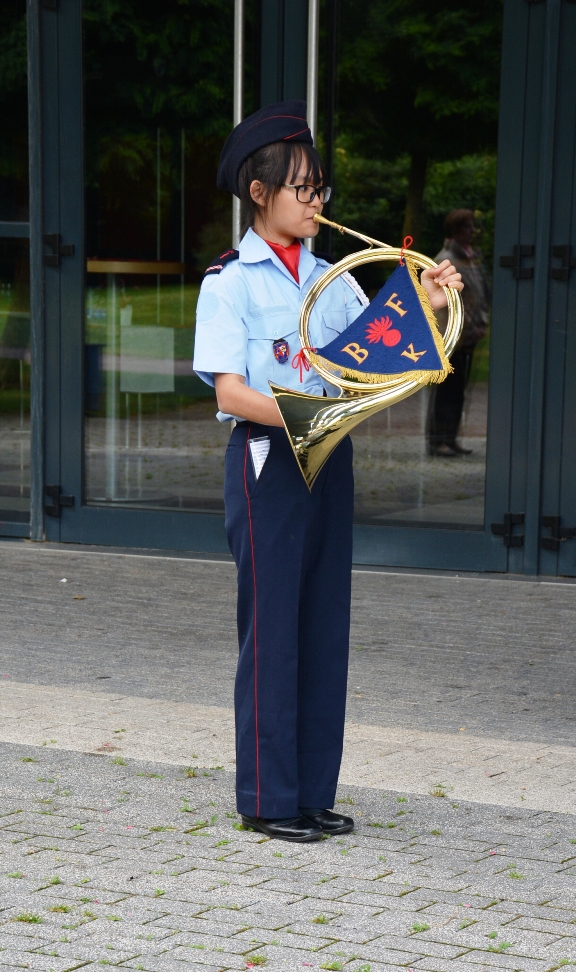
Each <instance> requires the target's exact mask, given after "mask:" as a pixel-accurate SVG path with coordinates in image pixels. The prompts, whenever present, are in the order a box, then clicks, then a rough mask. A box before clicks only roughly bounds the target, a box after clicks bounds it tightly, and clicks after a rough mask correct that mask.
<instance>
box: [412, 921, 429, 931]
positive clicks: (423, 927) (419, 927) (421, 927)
mask: <svg viewBox="0 0 576 972" xmlns="http://www.w3.org/2000/svg"><path fill="white" fill-rule="evenodd" d="M412 931H413V932H426V931H430V925H427V924H426V922H419V921H417V922H415V923H414V924H413V925H412Z"/></svg>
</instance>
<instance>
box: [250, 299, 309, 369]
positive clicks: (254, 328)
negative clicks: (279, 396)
mask: <svg viewBox="0 0 576 972" xmlns="http://www.w3.org/2000/svg"><path fill="white" fill-rule="evenodd" d="M246 327H247V329H248V362H247V364H248V373H249V376H250V384H251V385H252V387H260V386H263V387H264V388H266V387H267V383H268V379H270V380H272V381H273V380H278V379H279V378H281V377H282V374H283V371H284V369H285V368H288V367H290V359H291V358H292V356H293V355H294V354H296V352H297V351H298V349H299V346H300V344H299V341H298V313H297V312H296V311H287V312H283V313H276V314H274V313H267V314H266V315H265V316H258V317H250V318H249V319H248V320H247V321H246ZM282 338H284V339H285V340H286V341H287V342H288V345H289V348H290V354H289V359H288V361H286V362H284V363H280V362H279V361H276V358H275V357H274V352H273V350H272V345H273V344H274V342H275V341H280V340H281V339H282Z"/></svg>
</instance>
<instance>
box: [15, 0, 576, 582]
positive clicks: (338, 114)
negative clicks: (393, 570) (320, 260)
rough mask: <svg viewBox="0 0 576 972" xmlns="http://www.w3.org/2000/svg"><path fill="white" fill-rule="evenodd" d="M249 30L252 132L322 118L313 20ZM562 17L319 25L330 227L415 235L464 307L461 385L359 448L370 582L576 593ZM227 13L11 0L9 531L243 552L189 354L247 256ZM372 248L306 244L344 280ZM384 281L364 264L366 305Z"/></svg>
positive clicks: (567, 26) (333, 8) (432, 15)
mask: <svg viewBox="0 0 576 972" xmlns="http://www.w3.org/2000/svg"><path fill="white" fill-rule="evenodd" d="M244 7H245V25H244V26H245V31H244V56H243V63H242V69H243V70H242V73H243V79H244V95H243V112H244V115H248V114H249V113H250V112H252V111H253V110H255V109H256V108H258V107H259V106H260V105H261V104H269V103H272V102H274V101H276V100H284V99H291V98H303V97H305V93H306V88H307V83H308V82H310V83H311V80H310V79H311V77H312V75H313V74H314V72H313V71H312V72H311V73H310V76H309V78H308V81H307V69H309V68H311V67H312V66H313V60H311V59H310V57H309V56H308V55H309V54H310V51H308V49H307V44H306V31H307V27H308V25H309V23H312V21H313V18H312V20H310V21H309V18H308V14H309V10H308V3H307V2H306V0H298V2H297V3H296V0H294V3H293V4H286V3H284V2H283V0H258V3H256V2H255V0H254V2H253V0H246V4H245V5H244ZM548 7H549V5H548ZM548 7H547V5H545V4H516V3H514V2H513V0H486V2H485V3H483V4H480V5H479V4H476V5H472V4H465V3H461V4H458V3H446V2H445V0H429V2H428V3H427V4H425V5H424V6H422V4H418V3H416V0H402V2H400V0H372V2H371V3H369V4H366V3H365V2H361V0H322V2H321V3H320V8H319V9H320V34H319V38H320V40H319V63H318V78H319V84H318V92H317V93H318V108H319V112H318V136H317V141H318V145H319V148H320V151H321V154H322V155H323V157H324V159H325V161H326V165H327V169H328V173H329V177H328V181H329V183H330V185H331V186H332V187H333V194H332V197H331V199H330V201H329V203H328V204H327V206H326V208H325V215H327V216H328V217H329V218H330V217H331V218H333V219H335V220H337V221H338V222H339V223H342V224H344V225H346V226H349V227H351V228H352V229H356V230H359V231H360V232H364V233H366V234H368V235H369V236H371V237H374V238H375V239H379V240H382V241H384V242H387V243H390V244H393V245H398V244H400V243H402V241H403V240H404V239H405V238H406V237H412V238H413V243H412V248H413V249H415V250H417V251H420V252H422V253H424V254H426V255H427V256H429V257H437V258H438V259H440V258H441V257H444V256H446V257H448V258H449V259H451V260H452V262H455V263H456V265H457V266H458V268H459V269H461V271H462V272H463V274H464V275H465V282H466V284H467V287H466V290H465V292H464V305H465V312H466V322H465V332H464V335H463V338H462V341H461V342H460V346H459V347H458V349H457V350H456V352H455V353H454V355H453V357H452V364H453V365H454V374H453V375H451V376H450V377H449V378H448V379H447V381H446V382H444V383H442V384H440V385H438V386H430V387H428V388H426V389H424V390H423V391H422V392H420V393H419V394H418V395H414V396H413V397H411V398H409V399H406V400H405V401H403V402H400V403H398V404H397V405H394V406H392V408H390V409H387V410H383V411H382V412H379V413H377V414H376V415H375V416H373V417H372V418H370V419H368V420H365V421H364V422H362V423H361V424H360V425H359V426H358V427H357V428H356V429H355V430H354V431H353V434H352V437H353V441H354V450H355V476H356V529H355V544H356V546H355V557H356V559H357V562H358V563H364V564H374V565H378V564H386V565H398V566H400V567H410V566H414V567H425V568H437V567H441V568H443V569H449V570H490V571H506V570H510V571H513V572H521V571H523V570H524V571H525V572H527V573H534V572H536V571H537V570H539V569H542V570H543V571H544V572H546V573H555V572H561V573H562V572H564V573H568V574H574V571H575V570H576V567H575V566H574V564H575V563H576V561H574V550H576V546H574V545H573V544H570V543H568V542H567V543H565V544H564V543H561V541H563V540H569V539H571V538H572V535H573V527H574V502H573V488H572V484H573V482H574V480H575V477H574V475H572V472H571V468H572V467H571V462H572V460H571V458H570V457H571V455H572V452H571V451H570V444H569V443H570V437H569V435H568V429H569V425H570V422H569V417H570V415H571V414H572V413H573V412H574V409H573V408H572V407H571V402H572V398H571V396H572V397H573V393H574V390H573V383H571V381H570V375H571V374H572V373H573V372H574V368H573V367H572V365H573V361H572V358H573V355H574V342H573V340H572V335H573V328H572V327H571V318H572V316H573V309H574V306H575V305H574V301H573V294H572V291H573V287H574V280H575V279H576V277H575V275H574V268H573V262H574V260H573V254H574V252H575V250H574V247H575V245H576V244H575V241H574V233H573V229H574V225H576V224H575V222H574V219H573V202H572V195H573V191H572V190H573V171H572V161H573V157H574V155H573V152H572V148H570V146H572V141H571V140H572V139H573V130H572V129H571V128H570V127H569V119H570V118H572V117H573V114H574V112H573V104H572V102H573V98H574V91H576V86H574V85H573V84H571V83H570V79H571V77H572V75H571V73H570V72H573V67H572V63H573V59H572V60H571V59H570V54H571V50H572V49H573V37H574V29H575V27H576V21H574V18H573V12H574V11H573V5H571V4H562V5H560V7H559V8H558V11H557V12H558V17H559V19H558V18H557V19H556V20H554V18H552V19H550V17H549V16H548V14H547V10H548ZM235 8H236V9H237V4H236V3H235V2H234V0H206V2H205V3H203V4H197V3H195V2H194V0H165V2H164V3H163V4H162V5H160V6H158V5H157V4H153V3H151V2H150V0H143V2H141V3H138V4H129V5H126V4H124V5H122V4H116V5H114V4H112V5H111V4H109V3H108V2H107V0H82V2H81V0H70V2H68V0H67V2H66V3H52V2H50V3H43V2H41V0H30V3H29V4H28V8H26V5H25V0H6V2H5V3H4V5H3V17H2V22H1V23H0V102H1V103H2V109H3V111H2V118H3V124H2V130H1V132H0V535H5V536H12V537H18V536H26V535H30V536H31V537H32V538H33V539H36V540H41V539H48V540H51V541H55V542H79V543H87V544H90V543H96V544H120V545H126V546H149V547H165V548H168V549H187V550H197V551H211V552H213V553H218V554H219V553H225V552H226V550H227V546H226V536H225V529H224V519H223V516H222V513H223V495H222V494H223V489H222V487H223V466H224V463H223V459H224V453H225V449H226V445H227V442H228V437H229V431H230V427H229V426H228V425H226V424H224V425H220V424H219V423H218V422H217V421H216V419H215V412H216V407H217V406H216V401H215V398H214V394H213V392H212V390H211V389H210V388H209V387H208V386H206V385H204V384H203V383H202V382H201V381H200V380H199V379H198V378H197V377H196V376H195V375H194V374H193V371H192V350H193V344H194V319H195V306H196V301H197V297H198V292H199V287H200V283H201V279H202V274H203V271H204V268H205V267H206V266H207V265H208V263H209V262H210V261H211V260H212V259H213V257H214V255H215V254H217V253H218V252H220V251H221V250H222V249H224V248H227V247H228V246H229V245H230V243H231V235H232V234H231V223H232V220H231V216H232V213H231V200H230V198H229V196H228V195H227V194H226V193H221V192H218V191H217V190H216V188H215V177H216V171H217V164H218V157H219V154H220V150H221V146H222V143H223V141H224V139H225V137H226V136H227V134H228V133H229V131H230V126H231V119H232V113H233V101H234V90H233V86H234V77H237V76H238V75H237V74H236V73H235V71H234V51H235V50H237V49H238V48H237V46H235V42H234V36H233V35H234V11H235ZM26 9H28V16H29V17H30V18H31V29H30V32H29V37H30V43H31V48H30V51H28V52H27V50H26ZM555 9H556V8H555ZM503 13H504V17H503ZM503 23H504V28H505V29H504V40H503V41H502V37H501V34H502V25H503ZM237 40H238V37H237ZM554 52H556V53H554ZM556 55H557V56H556ZM27 56H28V61H29V63H27ZM307 57H308V64H307ZM501 62H502V63H501ZM501 79H502V80H501ZM28 85H29V90H28ZM237 93H238V92H237ZM544 96H546V98H548V100H549V101H550V104H548V102H546V105H544V102H543V99H544ZM28 99H29V100H30V105H31V112H30V117H31V118H32V119H33V121H32V124H33V125H35V124H36V120H38V123H39V127H38V129H37V130H36V131H35V132H34V135H35V138H34V140H32V141H31V142H30V145H31V146H33V147H34V152H31V153H30V158H31V160H32V171H31V173H30V178H31V180H32V181H31V184H32V185H33V187H34V192H33V193H32V196H31V203H30V202H29V191H28V185H29V173H28V169H29V159H28V154H29V153H28V131H27V129H28ZM552 101H553V102H554V104H555V105H556V107H554V106H552V107H551V104H552ZM567 119H568V121H567ZM567 126H568V127H567ZM498 128H499V140H498V143H497V130H498ZM497 146H498V148H497ZM546 153H548V154H546ZM545 158H549V161H550V164H549V165H548V163H546V165H545V166H544V162H543V160H544V159H545ZM542 166H544V168H542ZM546 166H547V167H546ZM497 170H498V203H497V205H496V181H497V178H496V174H497ZM548 210H549V211H550V219H548V217H547V216H546V215H545V214H546V213H547V212H548ZM41 234H46V236H45V237H44V239H42V238H41ZM29 241H30V244H31V245H29ZM356 249H358V244H357V243H356V242H353V241H352V239H351V238H350V237H346V236H343V235H340V234H338V233H335V232H334V231H331V230H328V229H326V228H325V227H323V228H322V232H321V234H320V236H319V238H318V239H317V241H316V250H317V252H321V253H325V254H328V255H329V256H330V257H331V258H332V259H334V260H337V259H339V258H341V257H342V256H344V255H345V254H348V253H350V252H352V251H353V250H356ZM493 251H495V256H493ZM31 260H32V261H33V265H32V273H31V274H30V261H31ZM388 272H389V268H388V269H387V268H386V266H382V265H376V264H371V265H369V266H365V267H361V268H357V269H356V270H355V271H354V273H355V275H356V277H357V279H358V281H359V283H360V284H361V286H362V287H363V289H364V290H365V292H366V293H367V294H368V295H369V297H373V296H374V295H375V294H376V293H377V292H378V289H379V288H380V287H381V286H382V284H383V283H384V281H385V279H386V275H387V273H388ZM492 292H493V293H494V301H493V306H492V298H491V293H492ZM438 320H439V324H440V327H442V326H443V321H442V315H441V314H438ZM31 366H32V369H33V372H34V373H32V374H31V373H30V369H31ZM31 391H32V401H33V411H32V414H31V413H30V393H31ZM31 441H32V442H33V443H34V449H33V454H31V445H30V443H31ZM542 450H543V451H542ZM572 451H573V450H572ZM543 456H544V457H545V458H543ZM47 484H49V485H47ZM43 487H46V488H48V489H49V492H48V493H44V494H43ZM30 494H32V496H30ZM59 495H60V496H61V497H62V501H61V502H60V503H57V502H56V501H55V497H57V496H59ZM49 498H50V499H51V504H50V505H48V499H49ZM31 503H32V509H30V504H31ZM31 512H32V516H30V513H31ZM212 514H214V515H212ZM551 531H555V532H551Z"/></svg>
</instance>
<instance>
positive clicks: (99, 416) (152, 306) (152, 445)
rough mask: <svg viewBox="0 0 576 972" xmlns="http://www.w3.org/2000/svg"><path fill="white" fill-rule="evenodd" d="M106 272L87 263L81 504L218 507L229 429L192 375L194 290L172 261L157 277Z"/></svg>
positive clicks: (130, 268)
mask: <svg viewBox="0 0 576 972" xmlns="http://www.w3.org/2000/svg"><path fill="white" fill-rule="evenodd" d="M108 265H109V266H110V267H116V268H118V267H120V266H121V262H120V261H115V262H112V261H108ZM102 267H104V270H106V261H98V260H91V261H89V263H88V268H89V274H88V287H87V296H86V346H85V354H86V359H85V398H86V403H85V408H86V416H87V419H86V484H87V500H88V502H93V503H115V504H123V505H129V506H139V507H146V506H147V507H156V508H169V509H175V508H176V509H208V510H210V509H220V494H221V477H222V468H221V467H222V451H223V449H224V448H225V446H226V442H227V439H228V435H229V431H228V430H227V429H226V428H225V427H224V428H223V427H222V426H221V425H220V424H219V423H218V422H216V421H215V418H214V414H215V406H214V401H213V398H212V396H210V395H206V392H205V391H204V389H205V387H206V386H204V385H203V383H202V382H201V381H200V379H199V378H197V377H196V376H195V375H194V374H193V372H192V345H193V328H192V327H191V326H190V322H191V321H194V316H195V307H196V300H197V297H198V290H199V287H198V285H197V284H186V283H182V282H180V281H179V280H175V276H174V273H173V271H174V266H173V265H172V266H171V265H170V264H169V263H168V261H164V263H162V261H160V262H159V263H157V264H156V265H155V267H154V268H155V269H156V270H160V272H159V273H156V274H154V276H151V275H150V273H149V269H150V268H149V265H146V264H145V263H144V262H142V265H141V267H139V266H138V262H137V261H131V262H128V261H126V262H125V268H126V269H125V272H124V273H114V272H103V271H102V269H101V268H102ZM142 270H143V271H144V272H141V271H142ZM170 270H172V273H169V272H167V271H170ZM146 271H148V272H146ZM207 391H209V389H207Z"/></svg>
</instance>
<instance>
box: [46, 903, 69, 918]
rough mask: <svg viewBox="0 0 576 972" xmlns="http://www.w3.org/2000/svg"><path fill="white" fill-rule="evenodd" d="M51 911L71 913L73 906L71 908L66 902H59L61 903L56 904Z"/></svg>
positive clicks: (64, 913)
mask: <svg viewBox="0 0 576 972" xmlns="http://www.w3.org/2000/svg"><path fill="white" fill-rule="evenodd" d="M50 911H53V912H55V913H58V914H63V915H69V914H70V912H71V911H72V908H70V907H69V906H68V905H65V904H59V905H54V907H53V908H50Z"/></svg>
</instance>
